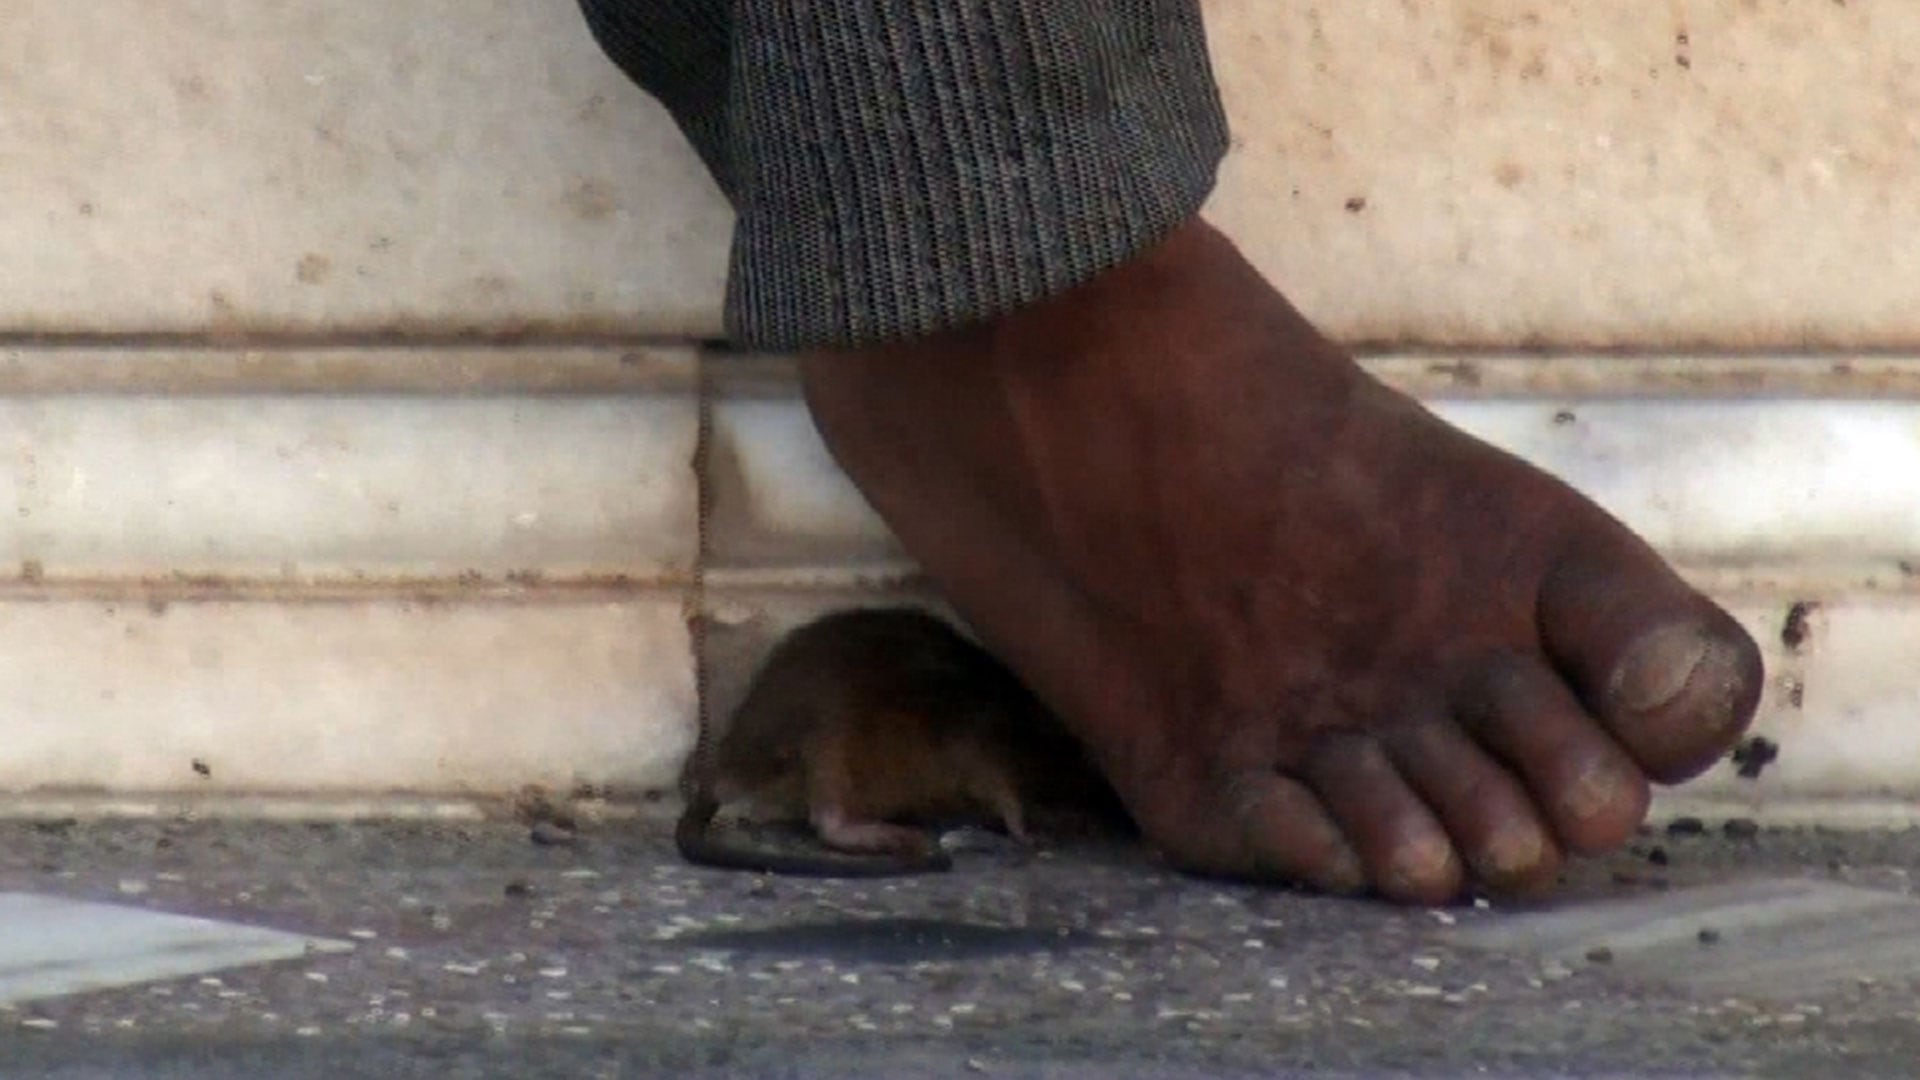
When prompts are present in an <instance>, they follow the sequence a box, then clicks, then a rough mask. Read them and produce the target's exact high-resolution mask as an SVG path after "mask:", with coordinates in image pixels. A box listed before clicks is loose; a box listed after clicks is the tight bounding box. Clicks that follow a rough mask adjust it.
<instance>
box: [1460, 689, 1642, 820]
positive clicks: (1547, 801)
mask: <svg viewBox="0 0 1920 1080" xmlns="http://www.w3.org/2000/svg"><path fill="white" fill-rule="evenodd" d="M1455 709H1456V712H1457V715H1458V716H1459V718H1460V720H1461V723H1462V726H1463V727H1464V728H1465V729H1466V730H1467V731H1468V732H1469V733H1471V734H1472V736H1473V737H1474V739H1475V740H1477V741H1478V742H1479V744H1480V745H1481V746H1483V747H1485V748H1486V750H1487V751H1488V752H1489V753H1491V754H1492V755H1493V756H1494V757H1495V758H1496V759H1498V760H1499V761H1500V762H1502V763H1504V764H1505V765H1506V766H1507V768H1509V769H1510V770H1512V772H1513V773H1514V774H1515V775H1517V776H1518V777H1519V778H1520V780H1521V782H1522V783H1523V784H1524V785H1525V787H1526V790H1527V792H1528V794H1529V795H1530V796H1531V798H1532V801H1533V804H1534V805H1535V806H1536V807H1538V808H1539V811H1540V813H1541V815H1542V816H1543V817H1545V818H1546V820H1547V822H1548V823H1549V824H1551V825H1552V827H1553V831H1554V834H1555V835H1556V836H1557V837H1558V839H1559V841H1560V843H1561V844H1562V845H1563V846H1564V847H1566V848H1567V849H1568V850H1571V851H1575V852H1580V853H1583V854H1593V853H1598V852H1605V851H1611V850H1613V849H1615V848H1617V847H1619V846H1620V845H1622V844H1624V843H1626V842H1627V840H1628V838H1630V837H1631V836H1632V835H1633V831H1634V829H1636V828H1638V827H1639V825H1640V822H1641V820H1642V818H1644V817H1645V816H1646V812H1647V805H1648V803H1649V801H1650V799H1651V793H1650V792H1649V790H1648V786H1647V778H1646V776H1645V774H1643V773H1642V772H1641V770H1640V768H1639V766H1637V765H1636V764H1635V763H1634V761H1633V759H1632V758H1631V757H1629V756H1628V755H1627V753H1626V751H1624V750H1622V749H1621V748H1620V746H1619V745H1618V744H1617V743H1615V742H1614V740H1613V739H1612V738H1611V737H1610V736H1609V735H1608V734H1607V733H1606V732H1605V731H1603V730H1601V728H1600V726H1599V724H1598V723H1596V722H1595V721H1594V719H1593V718H1592V717H1591V716H1589V715H1588V714H1587V712H1586V710H1585V709H1583V708H1582V707H1581V705H1580V702H1579V701H1578V700H1577V699H1576V698H1575V697H1574V696H1573V694H1572V692H1571V691H1570V690H1568V689H1567V687H1566V684H1564V683H1562V682H1561V681H1560V679H1559V677H1558V676H1556V675H1555V674H1554V673H1553V672H1552V671H1550V670H1548V669H1547V668H1546V667H1545V666H1544V665H1542V664H1539V663H1537V662H1534V661H1531V660H1527V659H1524V658H1521V657H1514V656H1507V657H1501V658H1497V659H1495V660H1493V661H1491V662H1489V663H1488V664H1487V666H1486V667H1485V668H1484V669H1483V670H1482V671H1481V672H1480V673H1479V675H1478V676H1477V677H1476V678H1474V679H1472V680H1469V682H1468V684H1467V685H1466V686H1465V687H1464V688H1463V692H1462V693H1461V695H1460V696H1459V699H1458V700H1457V701H1456V703H1455Z"/></svg>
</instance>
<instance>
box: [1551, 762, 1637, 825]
mask: <svg viewBox="0 0 1920 1080" xmlns="http://www.w3.org/2000/svg"><path fill="white" fill-rule="evenodd" d="M1632 798H1633V786H1632V785H1631V784H1630V783H1629V782H1628V780H1627V778H1626V777H1625V776H1623V775H1621V773H1620V770H1618V769H1614V768H1610V767H1608V766H1606V765H1591V766H1588V767H1587V768H1585V769H1583V770H1581V772H1580V775H1578V776H1576V777H1574V779H1573V782H1572V783H1570V784H1568V785H1567V786H1566V788H1565V789H1564V790H1562V791H1561V792H1560V797H1559V799H1558V800H1557V801H1558V802H1559V804H1560V809H1561V811H1562V812H1563V813H1564V814H1565V815H1566V816H1567V817H1569V818H1571V819H1573V820H1574V821H1577V822H1581V823H1585V822H1589V821H1596V820H1600V819H1602V818H1608V817H1613V816H1615V815H1616V814H1618V813H1619V809H1620V806H1621V804H1623V803H1625V802H1627V801H1628V800H1630V799H1632Z"/></svg>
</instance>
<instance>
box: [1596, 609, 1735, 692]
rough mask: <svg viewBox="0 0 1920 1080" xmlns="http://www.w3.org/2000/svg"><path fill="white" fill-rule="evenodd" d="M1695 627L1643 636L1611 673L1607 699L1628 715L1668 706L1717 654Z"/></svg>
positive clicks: (1686, 625) (1671, 628)
mask: <svg viewBox="0 0 1920 1080" xmlns="http://www.w3.org/2000/svg"><path fill="white" fill-rule="evenodd" d="M1714 645H1715V642H1714V641H1713V639H1712V638H1710V637H1708V636H1707V634H1706V633H1705V632H1704V631H1703V630H1702V629H1701V628H1700V627H1698V626H1695V625H1693V624H1690V623H1682V624H1678V625H1674V626H1665V627H1662V628H1660V629H1658V630H1655V631H1653V632H1651V633H1649V634H1646V635H1644V636H1643V637H1641V638H1640V640H1639V641H1637V642H1635V643H1634V645H1633V646H1632V647H1631V648H1630V649H1629V650H1628V651H1627V656H1626V659H1625V660H1623V661H1622V662H1621V664H1620V666H1619V667H1618V668H1616V669H1614V673H1613V679H1612V680H1611V685H1609V686H1608V687H1607V695H1608V697H1609V698H1610V699H1611V700H1612V701H1613V702H1614V703H1615V704H1616V705H1619V706H1620V707H1621V708H1623V709H1627V710H1629V711H1631V712H1640V713H1645V712H1652V711H1654V710H1655V709H1659V708H1663V707H1665V706H1667V705H1671V704H1672V703H1673V702H1674V700H1675V699H1676V698H1678V697H1679V696H1680V695H1681V694H1682V693H1684V692H1685V691H1686V689H1687V687H1688V686H1689V685H1691V684H1692V682H1693V679H1694V676H1695V674H1697V673H1698V672H1699V671H1700V670H1701V668H1703V667H1705V666H1707V663H1706V662H1707V660H1708V658H1709V657H1711V656H1713V655H1714V653H1715V652H1716V651H1717V650H1716V649H1715V648H1714Z"/></svg>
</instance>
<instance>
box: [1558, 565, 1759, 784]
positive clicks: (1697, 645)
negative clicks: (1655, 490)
mask: <svg viewBox="0 0 1920 1080" xmlns="http://www.w3.org/2000/svg"><path fill="white" fill-rule="evenodd" d="M1595 549H1598V550H1595ZM1540 622H1541V628H1540V629H1541V634H1542V637H1543V639H1544V640H1545V643H1546V646H1547V649H1548V651H1549V652H1550V653H1551V654H1552V656H1553V658H1554V661H1555V663H1556V664H1557V665H1558V666H1559V667H1560V668H1561V669H1562V670H1563V671H1564V672H1565V673H1566V674H1567V675H1568V676H1569V678H1570V680H1571V681H1572V683H1573V684H1574V686H1575V687H1576V688H1577V690H1578V692H1579V693H1580V696H1581V698H1582V700H1583V702H1584V703H1585V705H1586V706H1587V708H1588V709H1589V710H1590V711H1591V712H1592V713H1593V714H1594V715H1595V716H1596V717H1598V718H1599V719H1600V721H1601V723H1603V724H1604V725H1605V726H1606V727H1607V729H1608V730H1609V731H1610V732H1611V733H1612V734H1613V736H1614V738H1616V739H1617V740H1619V742H1620V744H1621V745H1622V746H1623V747H1625V748H1626V750H1627V752H1628V753H1629V754H1631V755H1632V756H1633V758H1634V760H1635V761H1636V762H1638V763H1639V765H1640V767H1641V768H1642V769H1643V770H1645V772H1646V774H1647V775H1648V776H1649V777H1651V778H1653V779H1654V780H1657V781H1659V782H1661V783H1669V784H1671V783H1678V782H1679V781H1682V780H1685V779H1688V778H1689V777H1692V776H1695V775H1698V774H1699V773H1700V772H1702V771H1704V770H1705V769H1706V768H1707V767H1709V766H1710V765H1712V764H1713V763H1714V761H1715V760H1717V759H1718V758H1719V757H1720V756H1721V755H1723V754H1724V753H1725V752H1726V751H1727V749H1728V748H1729V747H1730V746H1732V745H1733V743H1734V742H1735V741H1736V740H1737V739H1738V738H1739V737H1740V734H1741V733H1742V732H1743V731H1745V730H1746V727H1747V724H1748V723H1749V722H1751V721H1752V719H1753V713H1754V709H1755V707H1756V706H1757V705H1758V703H1759V700H1760V690H1761V684H1762V680H1763V671H1762V665H1761V659H1760V650H1759V647H1758V646H1757V645H1755V644H1754V641H1753V638H1752V637H1751V636H1750V635H1749V634H1747V632H1746V631H1745V630H1744V629H1742V628H1741V626H1740V624H1739V623H1737V622H1735V621H1734V620H1733V617H1732V616H1730V615H1728V614H1727V613H1726V612H1725V611H1723V610H1721V609H1720V607H1719V606H1717V605H1716V604H1714V603H1713V602H1712V601H1711V600H1708V599H1707V598H1706V597H1705V596H1702V595H1701V594H1700V593H1699V592H1697V591H1695V590H1694V589H1693V588H1691V587H1690V586H1688V585H1687V584H1686V583H1685V582H1683V581H1681V580H1680V578H1679V576H1678V575H1676V574H1674V573H1673V571H1672V570H1670V569H1668V568H1667V566H1666V565H1665V563H1663V562H1661V561H1660V559H1659V557H1658V556H1656V555H1655V554H1654V553H1653V552H1652V551H1651V550H1650V549H1648V548H1646V546H1645V545H1644V544H1641V543H1640V542H1639V541H1638V540H1636V539H1634V538H1633V537H1631V536H1630V535H1627V534H1624V530H1623V531H1622V533H1621V535H1618V536H1611V535H1610V536H1608V537H1607V538H1606V539H1605V540H1603V541H1601V542H1597V543H1590V544H1589V545H1588V550H1585V551H1582V552H1579V553H1577V554H1576V555H1575V556H1573V557H1571V558H1568V559H1566V560H1563V561H1562V563H1561V564H1560V565H1558V566H1557V567H1556V568H1555V570H1554V571H1553V573H1551V574H1550V575H1549V576H1548V578H1547V580H1546V582H1545V583H1544V585H1543V588H1542V593H1541V608H1540Z"/></svg>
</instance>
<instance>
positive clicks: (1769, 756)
mask: <svg viewBox="0 0 1920 1080" xmlns="http://www.w3.org/2000/svg"><path fill="white" fill-rule="evenodd" d="M1779 757H1780V744H1779V743H1777V742H1774V741H1773V740H1772V739H1769V738H1767V737H1766V736H1765V735H1755V736H1753V737H1752V738H1750V739H1744V740H1742V741H1741V743H1740V745H1738V746H1736V747H1734V748H1733V764H1734V766H1735V767H1736V768H1738V769H1739V770H1740V778H1741V779H1742V780H1758V779H1759V778H1760V774H1761V773H1762V772H1763V771H1765V770H1766V767H1767V766H1769V765H1771V764H1773V763H1774V762H1775V761H1777V760H1779Z"/></svg>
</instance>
